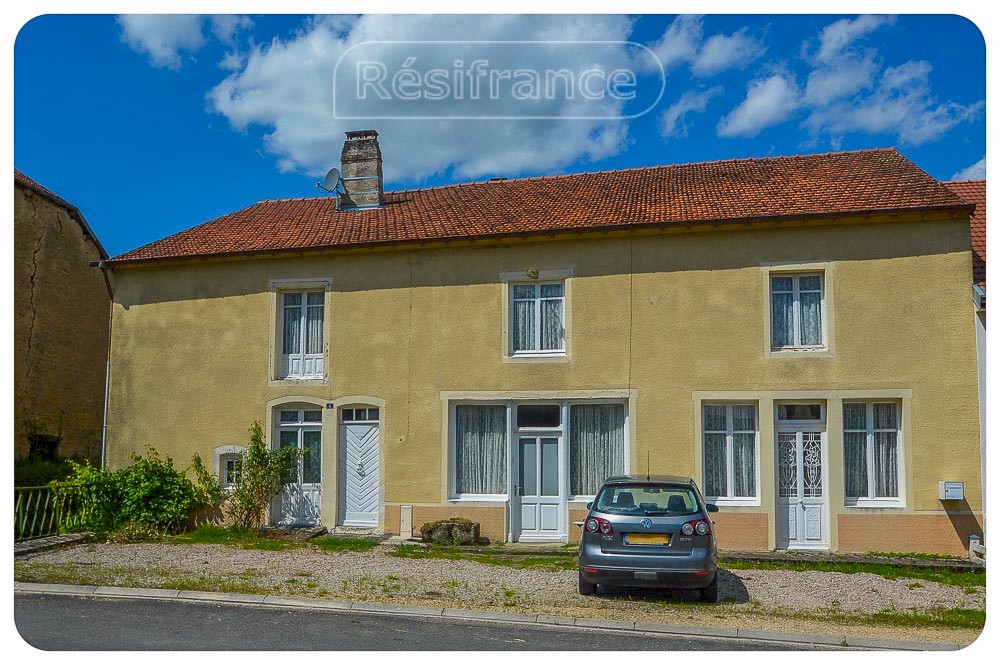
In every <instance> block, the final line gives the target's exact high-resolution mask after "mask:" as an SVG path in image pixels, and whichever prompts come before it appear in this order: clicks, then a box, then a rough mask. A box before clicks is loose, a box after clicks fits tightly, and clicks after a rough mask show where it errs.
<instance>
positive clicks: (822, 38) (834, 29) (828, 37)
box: [814, 16, 896, 63]
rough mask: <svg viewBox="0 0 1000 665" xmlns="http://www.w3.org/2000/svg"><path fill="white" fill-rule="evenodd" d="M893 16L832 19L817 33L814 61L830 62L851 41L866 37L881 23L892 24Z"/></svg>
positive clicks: (838, 55)
mask: <svg viewBox="0 0 1000 665" xmlns="http://www.w3.org/2000/svg"><path fill="white" fill-rule="evenodd" d="M895 22H896V17H895V16H859V17H858V18H856V19H848V18H843V19H840V20H839V21H834V22H833V23H831V24H830V25H828V26H826V27H825V28H823V30H821V31H820V33H819V49H818V50H817V52H816V55H815V58H814V59H815V61H816V62H819V63H824V62H830V61H831V60H835V59H837V58H838V57H840V56H841V55H842V54H843V52H844V51H845V49H847V48H848V47H849V46H850V45H851V44H852V43H853V42H855V41H857V40H858V39H861V38H862V37H866V36H868V35H869V34H871V33H872V32H873V31H875V30H877V29H878V28H880V27H882V26H883V25H892V24H894V23H895Z"/></svg>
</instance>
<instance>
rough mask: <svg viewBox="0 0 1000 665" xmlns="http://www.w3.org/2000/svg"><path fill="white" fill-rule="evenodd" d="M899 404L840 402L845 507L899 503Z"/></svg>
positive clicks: (900, 466) (900, 441) (900, 492)
mask: <svg viewBox="0 0 1000 665" xmlns="http://www.w3.org/2000/svg"><path fill="white" fill-rule="evenodd" d="M900 410H901V409H900V404H899V402H896V401H891V400H886V401H879V400H870V401H863V402H853V401H852V402H847V401H845V402H844V497H845V500H846V503H847V505H855V506H865V505H879V504H888V505H899V504H900V503H901V502H902V484H903V483H902V437H901V436H900V426H899V423H900V415H901V414H900Z"/></svg>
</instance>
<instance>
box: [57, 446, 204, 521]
mask: <svg viewBox="0 0 1000 665" xmlns="http://www.w3.org/2000/svg"><path fill="white" fill-rule="evenodd" d="M70 465H71V467H72V469H73V473H72V474H71V475H70V476H69V477H67V478H66V479H65V480H62V481H53V482H52V483H51V484H50V486H51V487H52V489H53V491H54V492H55V494H56V497H57V498H58V499H59V500H61V501H63V502H64V505H66V506H72V507H73V509H72V510H67V511H65V512H66V514H65V516H64V523H63V524H61V525H60V528H69V527H72V528H89V529H94V530H97V531H101V532H115V531H118V530H119V529H121V528H122V527H123V526H124V525H126V524H127V523H135V524H141V525H145V526H148V527H153V528H155V529H156V530H158V531H163V532H175V531H177V530H178V529H179V528H180V527H181V526H182V525H183V524H184V522H186V521H187V519H188V517H189V516H190V515H191V513H192V511H194V510H195V509H197V508H200V507H202V506H204V505H205V503H206V501H208V499H209V497H210V496H211V495H212V492H213V491H214V490H213V488H211V487H205V486H203V481H202V480H201V479H200V480H199V483H198V484H195V483H194V482H192V481H191V480H190V479H189V478H188V477H187V476H186V475H185V473H184V471H181V470H178V469H176V468H175V467H174V463H173V460H172V459H171V458H170V457H166V458H161V457H160V456H159V454H158V453H157V452H156V451H155V450H153V449H152V448H149V449H147V451H146V457H142V456H140V455H133V456H132V464H131V465H130V466H127V467H124V468H122V469H118V470H116V471H110V470H108V469H98V468H97V467H94V466H92V465H91V464H90V463H89V462H85V463H83V464H77V463H74V462H71V463H70ZM200 465H201V462H200V460H198V459H195V460H194V467H195V472H196V474H198V468H199V467H200Z"/></svg>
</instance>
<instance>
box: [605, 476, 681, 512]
mask: <svg viewBox="0 0 1000 665" xmlns="http://www.w3.org/2000/svg"><path fill="white" fill-rule="evenodd" d="M594 509H595V510H599V511H600V512H602V513H611V514H613V515H693V514H695V513H697V512H698V511H699V507H698V499H697V498H696V497H695V494H694V491H692V490H691V488H690V487H680V486H670V485H643V484H640V483H637V484H635V485H609V486H607V487H605V488H604V489H602V490H601V493H600V494H598V495H597V500H596V501H594Z"/></svg>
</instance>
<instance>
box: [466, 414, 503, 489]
mask: <svg viewBox="0 0 1000 665" xmlns="http://www.w3.org/2000/svg"><path fill="white" fill-rule="evenodd" d="M455 491H456V492H457V493H458V494H506V493H507V407H506V406H503V405H493V404H488V405H478V404H459V405H458V406H456V407H455Z"/></svg>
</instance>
